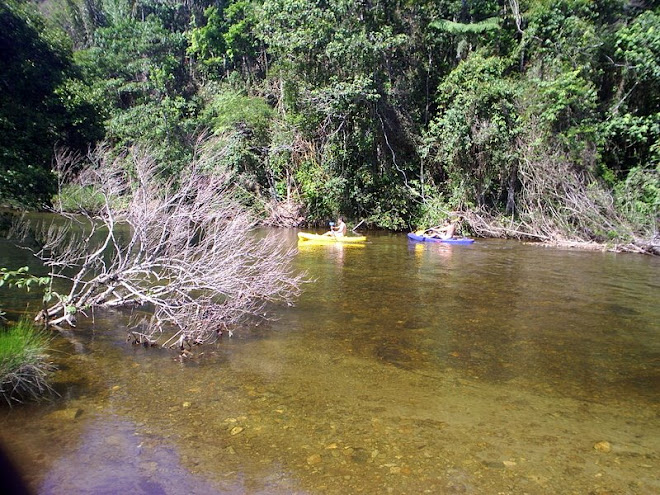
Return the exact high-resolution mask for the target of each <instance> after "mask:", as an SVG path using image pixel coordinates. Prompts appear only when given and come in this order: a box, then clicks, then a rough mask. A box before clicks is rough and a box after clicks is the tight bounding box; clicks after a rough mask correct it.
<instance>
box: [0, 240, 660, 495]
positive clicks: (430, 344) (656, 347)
mask: <svg viewBox="0 0 660 495" xmlns="http://www.w3.org/2000/svg"><path fill="white" fill-rule="evenodd" d="M278 235H280V236H281V237H282V242H283V243H291V244H294V243H295V242H296V231H294V230H281V231H279V234H278ZM1 242H2V243H1V244H0V266H9V267H11V268H16V267H18V266H21V265H22V264H27V263H28V256H29V255H28V254H26V252H25V251H19V250H16V249H14V248H12V247H11V245H10V244H9V243H7V242H5V241H1ZM295 264H296V267H297V268H298V269H300V270H306V271H307V273H308V275H309V277H310V278H312V279H314V282H313V283H310V284H308V285H306V287H305V291H304V293H303V295H302V297H301V298H300V300H299V301H298V303H297V304H296V306H294V307H290V308H275V313H274V315H275V316H276V317H277V319H276V320H275V321H270V322H266V323H263V324H261V325H260V326H258V327H253V328H246V329H243V330H241V331H239V332H236V333H235V334H234V337H233V338H231V339H227V338H225V339H224V340H222V341H221V342H220V343H219V344H217V345H214V346H207V347H204V348H201V349H198V350H196V353H195V357H193V358H191V359H182V358H180V357H179V356H178V355H177V354H176V353H175V352H174V351H169V350H162V349H144V348H141V347H133V346H131V345H130V344H127V343H126V342H125V336H126V333H125V330H126V319H125V315H124V314H123V313H121V312H110V311H105V312H103V311H96V312H95V313H94V314H93V315H92V314H90V315H89V318H88V319H86V320H84V321H83V322H81V325H80V326H79V327H78V328H77V329H75V330H73V331H71V332H70V333H69V334H67V335H65V336H57V337H55V339H54V341H53V359H54V361H55V362H56V364H57V365H58V366H59V371H58V372H57V373H56V375H55V387H56V388H57V390H58V391H59V393H60V394H61V396H60V397H59V398H56V399H53V400H52V401H50V402H46V403H41V404H23V405H18V406H15V407H13V408H12V409H9V408H8V407H4V408H1V409H0V427H1V431H2V434H1V438H2V443H3V445H4V447H5V450H6V451H7V452H8V453H9V454H10V456H11V457H12V458H13V459H14V460H15V462H16V464H17V465H18V466H19V467H20V469H21V470H22V472H23V473H24V477H25V480H26V482H27V483H28V484H29V486H30V487H31V488H32V489H33V491H34V492H35V493H39V494H74V493H75V494H101V493H132V494H140V493H142V494H154V495H155V494H197V493H198V494H214V493H217V494H290V493H298V494H354V493H365V494H386V493H392V494H422V493H432V494H454V493H468V494H523V493H527V494H548V493H557V494H559V493H561V494H601V495H605V494H657V493H660V482H659V481H658V472H660V401H659V399H660V366H659V365H660V304H659V302H660V297H659V296H660V259H658V258H653V257H647V256H641V255H630V254H613V253H601V252H582V251H569V250H558V249H551V248H544V247H540V246H535V245H527V244H522V243H518V242H510V241H497V240H478V241H477V242H476V243H474V244H473V245H469V246H463V245H460V246H459V245H456V246H449V245H442V244H419V243H414V242H411V241H408V240H407V238H406V237H405V235H402V234H388V233H370V234H369V242H368V243H367V244H366V245H364V246H362V247H352V246H344V247H342V246H332V245H331V246H323V245H314V246H308V247H303V246H301V247H300V250H299V253H298V254H297V256H296V259H295ZM0 290H2V291H3V292H0V307H2V308H4V309H5V311H7V313H8V315H9V316H10V317H15V316H16V315H17V313H18V312H20V311H24V310H26V308H27V307H28V306H27V305H28V303H31V304H35V301H36V300H37V295H35V294H31V295H28V296H26V295H25V294H24V293H14V292H12V293H8V292H7V291H6V289H0ZM29 311H32V309H31V308H29Z"/></svg>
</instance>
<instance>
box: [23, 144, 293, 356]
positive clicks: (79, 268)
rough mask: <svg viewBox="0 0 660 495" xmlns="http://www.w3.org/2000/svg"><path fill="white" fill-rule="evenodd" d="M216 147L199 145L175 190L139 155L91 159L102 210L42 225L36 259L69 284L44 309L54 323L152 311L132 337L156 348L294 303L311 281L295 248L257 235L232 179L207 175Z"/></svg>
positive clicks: (89, 175) (203, 337) (103, 154)
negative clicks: (127, 310) (99, 310)
mask: <svg viewBox="0 0 660 495" xmlns="http://www.w3.org/2000/svg"><path fill="white" fill-rule="evenodd" d="M212 149H213V147H211V146H206V143H199V149H198V153H197V154H196V156H195V159H194V161H193V163H192V164H191V165H190V168H189V170H188V172H187V173H185V174H184V175H183V176H180V177H177V184H176V187H175V185H174V183H173V182H166V183H163V182H162V181H159V180H158V177H157V167H156V164H155V163H154V160H153V159H152V158H151V157H150V156H149V155H148V154H147V153H144V152H143V151H141V150H138V149H133V150H130V152H129V153H127V154H126V155H125V156H122V157H118V158H115V159H109V154H108V153H107V151H106V150H104V149H102V148H100V149H97V150H95V151H94V152H93V153H91V154H90V156H89V157H88V162H87V164H86V165H85V166H84V167H83V168H82V173H81V174H80V175H79V176H78V180H80V181H84V183H85V185H86V187H92V188H94V190H95V191H96V192H97V193H99V194H101V195H102V197H103V198H104V200H103V201H104V204H103V208H102V209H101V211H100V212H98V213H97V214H92V213H90V212H85V211H84V210H81V211H82V214H81V215H78V216H76V217H73V216H70V215H65V216H64V218H65V220H66V221H64V222H62V223H61V224H59V225H55V224H54V225H51V226H49V227H48V228H47V229H44V230H43V231H42V232H41V240H42V245H43V248H42V249H40V250H39V251H38V252H37V253H36V254H37V256H38V257H39V258H40V259H41V260H42V261H43V262H44V264H45V265H46V266H48V267H49V269H50V270H51V272H52V276H53V277H56V278H59V279H64V280H66V281H67V282H68V292H67V293H65V294H56V302H55V303H54V304H53V305H52V306H51V307H49V308H48V310H47V312H48V316H49V321H50V322H51V324H53V325H57V324H62V323H67V324H69V325H74V324H75V317H76V315H78V314H80V313H81V312H82V311H83V310H84V309H85V308H86V307H99V306H101V307H103V306H105V307H115V306H127V305H149V306H150V307H152V308H153V318H152V319H151V321H150V322H149V325H148V328H146V329H143V330H142V331H138V332H136V331H133V332H132V335H133V338H134V340H136V341H140V342H141V343H144V342H152V341H154V340H155V338H156V337H157V335H156V334H158V333H161V332H165V331H169V332H170V335H164V336H163V339H164V340H163V339H162V340H161V341H163V343H164V344H165V345H167V344H171V343H174V342H177V343H178V344H179V345H183V343H184V342H194V343H203V342H207V341H209V340H210V339H213V338H215V337H216V336H217V334H218V332H219V331H220V330H221V329H222V328H226V327H227V326H228V325H236V324H238V323H239V322H243V321H244V320H245V319H246V318H251V317H264V316H265V312H266V311H265V310H266V306H267V305H268V304H269V303H272V302H281V301H283V302H286V303H292V302H293V300H294V299H295V298H296V297H297V295H298V294H299V293H300V287H301V284H302V283H303V281H304V278H303V276H302V275H300V274H294V273H293V272H292V269H291V263H290V261H291V259H292V256H293V255H294V253H295V250H294V248H290V249H286V248H283V247H282V246H280V245H279V244H278V241H277V239H275V237H273V236H272V235H271V236H261V235H259V233H258V232H256V230H255V227H256V224H255V222H254V220H253V219H252V218H251V217H250V216H249V214H248V213H247V212H246V211H245V210H244V209H243V208H242V207H240V206H239V204H238V203H237V202H236V201H235V200H234V199H233V196H232V191H231V186H230V185H229V183H228V180H227V177H226V176H223V175H205V174H203V173H202V172H201V170H205V169H208V167H206V165H208V163H209V162H212V161H213V160H214V159H215V157H214V155H213V154H212V153H211V152H210V150H212ZM60 158H61V160H62V163H65V161H66V159H67V157H66V156H62V157H60ZM127 163H129V164H130V165H131V167H133V171H132V175H133V176H134V178H135V179H134V182H130V181H129V179H128V174H127V173H126V168H125V165H126V164H127ZM75 165H76V166H77V167H81V165H80V164H79V163H76V164H75Z"/></svg>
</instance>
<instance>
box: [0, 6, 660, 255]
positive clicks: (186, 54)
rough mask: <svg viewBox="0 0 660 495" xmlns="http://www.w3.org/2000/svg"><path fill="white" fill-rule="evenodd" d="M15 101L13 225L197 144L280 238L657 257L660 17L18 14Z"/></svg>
mask: <svg viewBox="0 0 660 495" xmlns="http://www.w3.org/2000/svg"><path fill="white" fill-rule="evenodd" d="M0 85H1V94H2V97H1V98H0V170H1V175H0V203H2V204H4V205H9V206H16V207H26V206H27V207H37V208H42V207H45V206H48V205H51V204H53V201H55V200H56V199H55V198H57V201H58V202H59V204H60V205H64V206H65V207H67V205H68V207H69V208H70V209H75V208H76V207H81V205H83V203H85V202H88V203H89V202H93V200H94V198H93V197H89V196H85V184H84V182H81V181H75V180H71V177H74V176H75V172H76V170H75V166H74V168H73V169H71V168H70V167H69V169H67V170H64V169H63V168H62V167H58V166H57V164H58V163H65V162H66V163H75V161H74V162H72V161H70V160H61V159H59V158H60V157H61V156H63V154H69V155H70V154H76V153H78V154H79V155H80V156H87V155H90V154H91V153H90V150H92V149H94V148H97V147H99V146H102V149H103V150H104V153H106V154H107V155H108V156H111V157H121V156H124V155H125V153H126V152H127V150H130V149H133V148H135V147H140V148H141V149H143V150H148V152H149V153H150V156H152V157H153V160H154V161H155V163H157V165H158V171H159V172H158V173H159V176H160V177H162V178H164V179H172V178H176V177H178V176H179V175H180V174H182V173H183V172H185V170H186V168H187V167H189V166H190V164H191V163H192V162H193V161H194V155H195V153H196V152H197V151H196V150H197V149H198V148H199V145H200V143H201V142H203V143H204V144H205V145H206V146H212V147H213V148H214V150H215V151H214V154H213V156H214V157H216V158H215V160H214V161H213V162H212V163H209V164H207V168H208V169H207V170H205V173H208V174H215V173H218V174H219V173H222V174H227V173H229V174H230V175H231V177H232V181H233V182H234V183H235V184H236V185H237V187H238V191H239V196H240V198H239V199H240V201H241V202H242V203H243V204H244V205H247V206H248V207H250V208H251V209H252V210H253V211H254V212H256V213H257V214H258V215H259V216H260V218H261V219H262V221H263V223H265V224H270V225H281V226H298V225H305V224H306V225H315V224H316V225H319V224H323V223H326V222H327V220H329V219H331V218H333V217H334V216H335V215H337V214H339V213H341V214H343V215H346V216H347V217H348V218H350V219H352V220H353V221H354V222H356V223H357V222H358V221H362V220H363V221H364V222H365V223H364V225H368V226H371V227H376V228H386V229H392V230H405V229H409V228H413V227H416V226H422V225H430V224H435V223H438V222H439V221H440V220H441V219H443V218H444V217H446V216H448V215H449V214H450V213H451V214H454V215H456V214H460V215H461V217H462V218H463V228H464V229H465V230H467V231H469V232H471V233H472V234H474V235H483V236H492V237H515V238H521V239H536V240H540V241H548V242H581V243H589V242H593V243H599V244H609V245H610V246H615V247H618V248H619V249H626V250H634V251H643V252H657V250H658V249H659V248H658V246H659V245H660V240H659V238H658V233H657V230H658V212H659V206H660V7H659V6H658V3H657V2H655V1H652V0H632V1H627V0H522V1H519V0H497V1H494V0H461V1H459V0H434V1H427V0H310V1H304V0H216V1H214V0H186V1H174V0H44V1H36V0H35V1H21V0H2V2H0ZM97 149H98V148H97ZM93 155H94V156H98V151H96V152H95V153H94V154H93ZM125 167H127V168H128V169H130V167H131V162H130V160H125ZM128 172H129V173H130V170H128ZM85 207H87V208H92V207H93V205H85Z"/></svg>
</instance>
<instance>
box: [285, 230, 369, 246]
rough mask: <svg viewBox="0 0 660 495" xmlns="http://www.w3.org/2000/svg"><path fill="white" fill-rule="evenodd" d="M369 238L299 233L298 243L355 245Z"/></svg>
mask: <svg viewBox="0 0 660 495" xmlns="http://www.w3.org/2000/svg"><path fill="white" fill-rule="evenodd" d="M366 240H367V238H366V237H365V236H363V235H361V236H346V235H344V236H334V235H321V234H309V233H307V232H298V241H299V242H301V241H305V242H307V241H313V242H327V243H329V244H333V243H335V242H341V243H349V244H350V243H353V242H365V241H366Z"/></svg>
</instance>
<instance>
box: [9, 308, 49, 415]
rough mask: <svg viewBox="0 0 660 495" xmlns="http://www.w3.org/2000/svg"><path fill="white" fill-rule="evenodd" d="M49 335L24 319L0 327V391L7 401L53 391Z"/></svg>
mask: <svg viewBox="0 0 660 495" xmlns="http://www.w3.org/2000/svg"><path fill="white" fill-rule="evenodd" d="M49 343H50V338H49V337H48V336H47V335H46V333H44V331H42V330H39V329H37V328H36V327H35V326H34V324H33V323H32V322H31V321H30V320H29V319H28V318H23V319H21V320H20V321H19V322H17V323H14V324H11V325H9V326H8V327H7V328H0V395H1V396H2V397H3V398H4V399H5V400H6V401H7V403H9V404H10V405H11V404H12V403H13V402H21V401H23V400H25V399H35V400H39V399H42V398H44V397H46V396H47V395H50V394H51V393H52V392H53V389H52V388H51V386H50V385H49V378H50V375H51V373H52V371H53V370H54V366H53V365H52V364H51V363H50V362H49V361H48V356H47V354H46V351H47V349H48V345H49Z"/></svg>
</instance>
